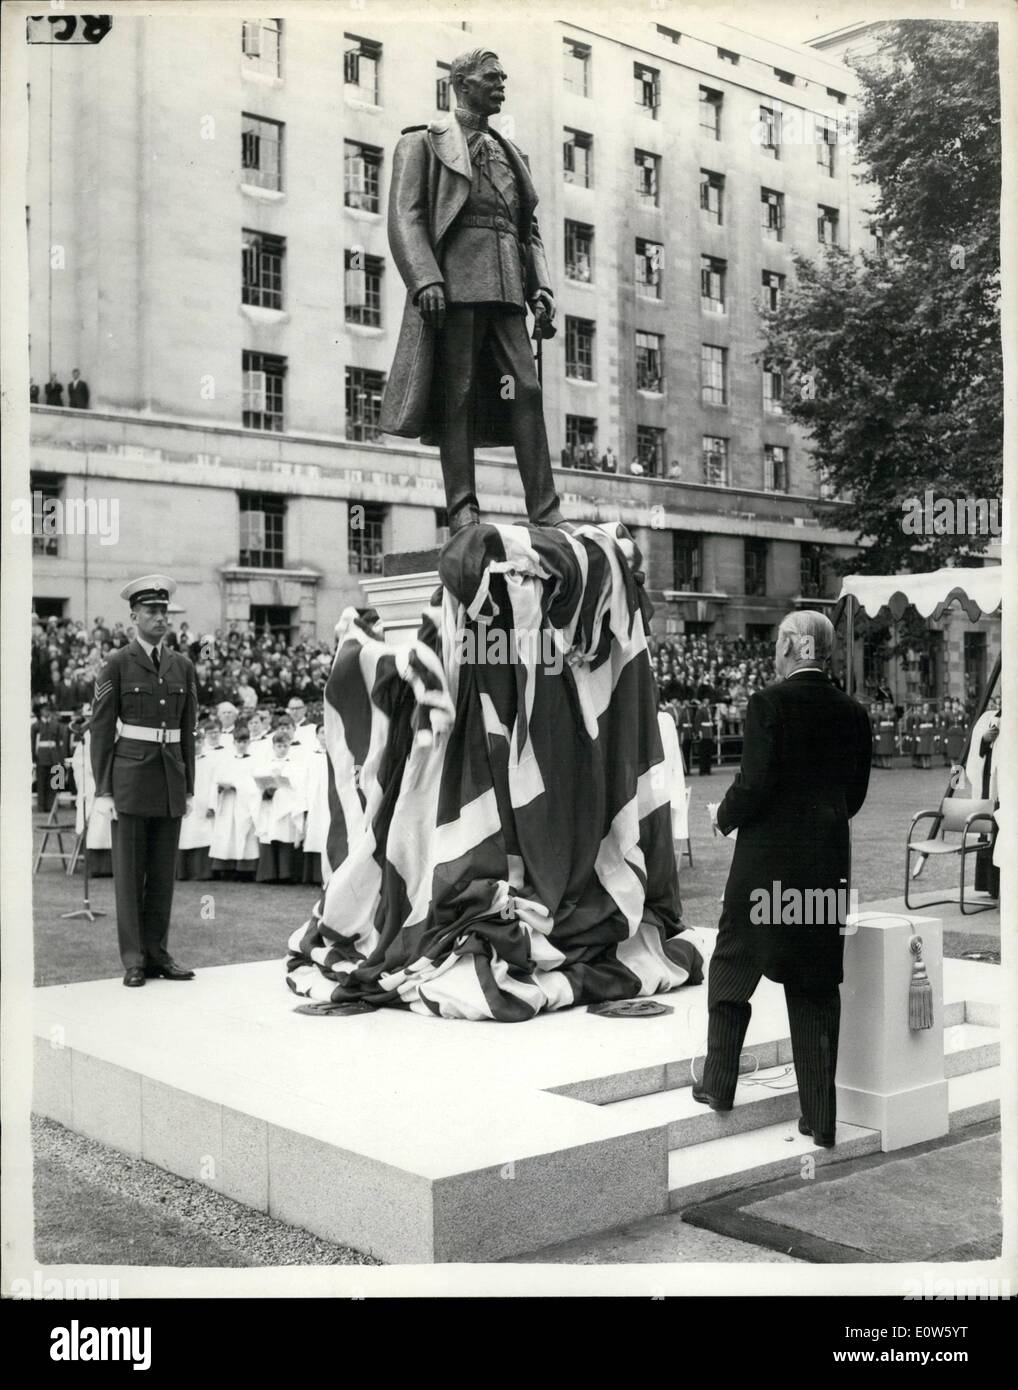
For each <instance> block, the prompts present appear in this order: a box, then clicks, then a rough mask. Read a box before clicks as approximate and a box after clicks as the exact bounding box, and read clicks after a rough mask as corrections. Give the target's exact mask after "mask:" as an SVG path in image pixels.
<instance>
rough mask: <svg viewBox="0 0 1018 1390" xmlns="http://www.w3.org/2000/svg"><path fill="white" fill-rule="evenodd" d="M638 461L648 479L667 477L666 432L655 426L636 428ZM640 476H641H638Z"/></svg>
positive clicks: (639, 426) (638, 426)
mask: <svg viewBox="0 0 1018 1390" xmlns="http://www.w3.org/2000/svg"><path fill="white" fill-rule="evenodd" d="M636 461H637V463H638V464H639V465H640V467H641V468H642V469H643V472H644V473H645V474H646V476H647V477H648V478H663V477H664V475H665V432H664V430H662V429H658V428H657V427H656V426H654V425H637V427H636ZM637 476H639V475H637Z"/></svg>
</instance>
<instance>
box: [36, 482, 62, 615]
mask: <svg viewBox="0 0 1018 1390" xmlns="http://www.w3.org/2000/svg"><path fill="white" fill-rule="evenodd" d="M31 485H32V554H33V555H59V554H60V530H61V527H60V512H61V508H60V507H59V506H58V505H55V504H57V503H59V502H60V501H61V499H62V497H63V492H64V480H63V478H54V477H53V476H52V475H51V474H49V473H33V474H32V477H31ZM38 611H39V610H38V609H36V612H37V613H38ZM39 616H40V617H42V616H43V615H42V614H41V613H40V614H39Z"/></svg>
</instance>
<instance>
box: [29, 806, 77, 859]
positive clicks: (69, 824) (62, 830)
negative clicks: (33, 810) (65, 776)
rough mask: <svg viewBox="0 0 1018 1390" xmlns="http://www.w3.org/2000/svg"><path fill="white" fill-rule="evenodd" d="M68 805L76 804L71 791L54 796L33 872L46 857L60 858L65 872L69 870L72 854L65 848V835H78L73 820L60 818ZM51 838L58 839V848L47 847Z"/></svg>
mask: <svg viewBox="0 0 1018 1390" xmlns="http://www.w3.org/2000/svg"><path fill="white" fill-rule="evenodd" d="M68 805H70V806H72V807H73V805H74V798H73V797H72V796H71V794H70V793H69V792H57V794H56V796H55V797H54V798H53V805H52V806H51V807H50V808H49V817H48V819H47V820H46V821H45V823H44V824H43V826H42V841H41V842H40V845H39V852H38V854H37V855H36V856H35V863H34V864H33V865H32V873H33V874H37V873H38V872H39V865H40V864H41V863H42V861H43V860H44V859H59V860H60V862H61V864H62V865H63V866H64V872H65V873H66V872H67V865H68V861H69V860H70V857H71V855H70V853H69V852H68V851H67V850H66V849H65V848H64V836H65V835H70V836H72V837H74V838H76V835H77V832H76V830H75V826H74V821H73V820H72V821H62V820H61V819H60V808H61V806H64V807H67V806H68ZM51 839H55V840H56V842H57V848H56V849H47V845H48V844H49V842H50V840H51ZM72 846H73V839H72Z"/></svg>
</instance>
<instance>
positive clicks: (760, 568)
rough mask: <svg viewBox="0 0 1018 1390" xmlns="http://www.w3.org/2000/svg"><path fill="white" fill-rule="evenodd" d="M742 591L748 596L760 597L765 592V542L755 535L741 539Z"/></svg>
mask: <svg viewBox="0 0 1018 1390" xmlns="http://www.w3.org/2000/svg"><path fill="white" fill-rule="evenodd" d="M743 572H744V574H745V579H744V581H743V583H744V585H745V590H744V592H745V593H746V595H747V597H749V598H760V597H762V596H763V595H764V594H766V592H767V542H766V541H764V540H760V539H759V537H757V536H747V537H746V539H745V540H744V541H743Z"/></svg>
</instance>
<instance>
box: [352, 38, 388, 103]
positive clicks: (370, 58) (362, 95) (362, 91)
mask: <svg viewBox="0 0 1018 1390" xmlns="http://www.w3.org/2000/svg"><path fill="white" fill-rule="evenodd" d="M343 38H344V39H345V40H346V43H347V48H346V50H345V52H344V53H343V81H344V83H345V84H346V87H347V88H348V89H351V90H350V92H349V94H350V95H352V96H355V97H356V98H357V99H358V100H359V101H366V102H368V103H369V104H370V105H371V106H377V105H378V102H379V85H378V76H379V70H380V69H381V66H382V45H381V44H380V43H376V42H375V41H374V39H359V38H358V37H357V35H356V34H344V35H343Z"/></svg>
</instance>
